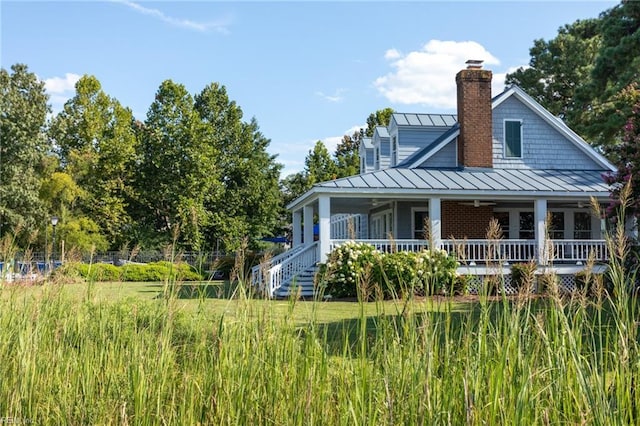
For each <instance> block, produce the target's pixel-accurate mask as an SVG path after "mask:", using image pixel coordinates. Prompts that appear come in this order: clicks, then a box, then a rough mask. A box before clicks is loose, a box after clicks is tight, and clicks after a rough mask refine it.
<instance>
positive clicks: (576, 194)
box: [254, 61, 615, 296]
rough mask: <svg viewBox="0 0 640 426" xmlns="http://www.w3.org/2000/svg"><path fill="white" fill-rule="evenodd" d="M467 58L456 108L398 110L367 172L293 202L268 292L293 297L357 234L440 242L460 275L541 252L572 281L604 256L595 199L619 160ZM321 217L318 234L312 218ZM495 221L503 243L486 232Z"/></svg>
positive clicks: (372, 148) (411, 245)
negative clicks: (289, 230) (496, 89)
mask: <svg viewBox="0 0 640 426" xmlns="http://www.w3.org/2000/svg"><path fill="white" fill-rule="evenodd" d="M468 64H469V66H468V68H466V69H463V70H461V71H460V72H459V73H458V74H457V75H456V84H457V114H456V115H452V114H407V113H395V114H393V116H392V117H391V121H390V123H389V125H388V126H387V127H377V128H376V129H375V132H374V135H373V137H372V138H371V140H370V141H369V140H366V141H365V142H364V143H363V144H362V146H361V149H360V156H361V173H360V174H359V175H357V176H352V177H347V178H342V179H336V180H333V181H328V182H322V183H319V184H317V185H315V186H314V187H313V188H311V189H310V190H309V191H308V192H306V193H305V194H303V195H302V196H300V197H299V198H298V199H296V200H294V201H293V202H292V203H290V204H289V206H288V209H289V210H290V211H291V212H292V214H293V248H292V250H290V251H289V252H288V253H286V254H285V255H283V258H282V259H278V258H274V259H273V263H272V264H271V265H269V267H268V268H267V269H264V268H263V271H265V270H268V271H269V273H268V274H263V275H262V276H258V275H259V274H258V273H257V272H256V274H255V276H254V280H256V282H262V283H263V285H264V286H265V288H266V289H267V291H268V293H269V294H270V295H272V296H273V295H284V294H286V293H287V291H288V289H289V288H290V285H291V284H290V283H291V282H292V280H293V279H294V278H295V279H296V281H297V282H298V285H302V283H303V282H305V280H306V282H308V278H309V276H313V270H314V267H315V264H316V263H317V262H324V261H325V260H326V257H327V254H328V253H329V252H330V251H331V250H332V248H333V247H335V246H337V245H339V244H341V243H343V242H344V241H345V240H348V239H362V240H365V241H367V242H370V243H371V244H374V245H376V246H377V247H378V248H379V249H381V250H389V249H391V247H392V246H393V249H397V250H418V249H421V248H423V247H425V246H427V245H428V244H433V245H434V246H436V247H439V248H442V249H444V250H447V251H449V252H450V253H453V254H455V255H456V256H458V258H459V261H460V262H461V264H462V268H463V269H462V270H461V271H462V272H461V273H465V271H466V273H471V274H477V275H480V276H482V275H485V274H488V273H489V272H488V271H487V268H486V265H487V264H489V263H492V264H496V263H499V264H505V263H506V264H508V263H511V262H522V261H529V260H535V261H537V262H538V264H539V265H540V266H541V267H550V265H553V267H555V268H560V269H558V273H559V274H561V275H566V276H568V277H572V276H573V275H574V274H575V272H576V271H577V270H579V269H580V268H582V267H581V266H580V265H581V264H582V263H584V262H585V261H587V259H588V258H589V256H595V258H596V260H605V259H606V256H607V251H606V246H605V242H604V240H603V228H602V227H603V226H604V223H603V221H602V220H601V218H600V215H599V214H594V213H593V212H592V209H591V208H590V204H591V199H592V198H595V199H596V200H598V201H600V202H602V203H603V204H604V203H606V202H607V200H608V197H609V188H608V186H607V185H606V184H605V183H604V181H603V179H602V174H603V173H605V172H608V171H613V170H615V168H614V166H613V165H612V164H611V163H609V162H608V161H607V160H606V159H605V158H604V157H603V156H602V155H600V154H599V153H598V152H596V151H595V150H594V149H592V148H591V147H590V146H589V145H588V144H587V143H586V142H585V141H584V140H583V139H582V138H580V136H578V135H577V134H576V133H574V132H573V131H572V130H571V129H570V128H568V127H567V126H566V125H565V124H564V123H563V122H562V120H560V119H559V118H557V117H555V116H553V115H552V114H551V113H550V112H549V111H547V110H546V109H545V108H543V107H542V106H541V105H540V104H538V103H537V102H536V101H535V100H534V99H533V98H531V97H530V96H529V95H527V94H526V93H525V92H524V91H523V90H522V89H520V88H519V87H517V86H511V87H507V88H506V89H505V90H504V91H503V92H502V93H500V94H498V95H497V96H495V97H493V98H492V97H491V79H492V73H491V71H489V70H485V69H482V65H481V63H479V61H469V62H468ZM370 156H372V157H373V161H372V162H371V158H370ZM314 216H316V217H318V225H319V237H318V241H315V242H314V241H313V227H312V226H306V224H312V223H313V220H314ZM492 219H496V220H497V222H498V224H499V226H500V228H501V231H502V239H501V240H499V241H490V240H487V239H486V235H485V234H486V230H487V227H488V224H489V223H490V222H491V221H492ZM303 224H305V225H303ZM425 229H426V230H428V234H430V235H429V239H430V241H427V240H426V239H425ZM490 247H494V249H490ZM483 265H485V266H483ZM269 268H270V269H269ZM464 268H466V269H464ZM506 269H507V268H505V270H506ZM507 273H508V272H507ZM303 290H304V291H308V292H312V290H313V288H312V287H305V288H304V289H303Z"/></svg>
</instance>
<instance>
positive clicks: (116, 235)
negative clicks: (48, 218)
mask: <svg viewBox="0 0 640 426" xmlns="http://www.w3.org/2000/svg"><path fill="white" fill-rule="evenodd" d="M132 121H133V116H132V113H131V111H130V110H129V109H128V108H125V107H123V106H122V105H121V104H120V103H119V102H118V101H117V100H116V99H113V98H111V97H109V96H108V95H107V94H105V93H104V92H103V91H102V89H101V85H100V82H99V81H98V80H97V79H96V78H95V77H93V76H87V75H85V76H83V77H82V78H81V79H80V80H79V81H78V82H77V83H76V95H75V96H74V97H73V98H71V99H70V100H69V101H67V102H66V103H65V106H64V109H63V111H62V112H60V113H59V114H58V116H57V117H56V118H55V119H54V120H53V122H52V125H51V131H50V135H51V138H52V139H53V141H55V144H56V146H57V147H58V151H59V155H60V160H61V164H62V169H63V170H64V172H65V173H66V174H67V175H68V176H72V177H73V179H74V180H75V182H76V184H77V185H78V187H79V188H80V189H81V190H82V191H83V196H81V197H78V203H77V206H75V207H76V209H77V212H76V213H74V215H75V216H77V217H81V216H87V217H90V218H91V220H92V221H93V222H95V224H96V225H97V231H95V227H93V226H92V227H91V229H92V231H91V232H92V234H101V235H103V236H104V237H105V238H106V241H108V242H109V245H110V246H111V248H118V246H119V245H120V244H122V243H124V242H126V240H127V238H128V236H127V235H126V233H127V230H128V228H129V227H130V226H131V217H130V215H129V212H128V203H129V201H130V200H131V198H132V197H133V186H132V185H133V174H134V161H135V158H136V157H135V156H136V137H135V133H134V131H133V128H132ZM54 212H56V213H57V214H58V215H60V214H62V213H61V212H60V211H56V210H54ZM85 228H86V227H85ZM78 229H83V228H81V227H78Z"/></svg>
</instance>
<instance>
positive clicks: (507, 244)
mask: <svg viewBox="0 0 640 426" xmlns="http://www.w3.org/2000/svg"><path fill="white" fill-rule="evenodd" d="M347 241H356V242H358V243H367V244H371V245H373V246H374V247H375V248H376V249H377V250H379V251H383V252H393V251H420V250H423V249H428V248H429V247H430V246H429V242H428V241H426V240H382V239H380V240H368V239H357V240H331V244H330V245H329V249H330V250H333V249H334V248H335V247H337V246H339V245H341V244H344V243H345V242H347ZM547 243H548V244H547V245H548V247H549V249H548V250H549V253H553V259H552V260H557V261H562V262H567V261H571V262H578V261H582V262H584V261H587V260H588V259H589V256H590V255H591V254H592V255H593V257H594V260H596V261H604V260H607V259H608V252H607V244H606V241H605V240H548V241H547ZM438 248H440V249H443V250H445V251H447V252H448V253H449V254H452V255H454V256H455V257H456V258H457V259H458V261H460V262H469V263H471V262H528V261H530V260H537V259H538V243H537V242H536V240H484V239H483V240H481V239H473V240H442V243H441V245H440V247H438ZM551 248H552V249H553V250H551Z"/></svg>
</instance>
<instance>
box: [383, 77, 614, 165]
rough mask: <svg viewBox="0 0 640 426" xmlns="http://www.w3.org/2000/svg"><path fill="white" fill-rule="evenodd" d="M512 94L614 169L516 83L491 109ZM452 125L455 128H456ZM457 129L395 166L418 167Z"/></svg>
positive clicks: (448, 139)
mask: <svg viewBox="0 0 640 426" xmlns="http://www.w3.org/2000/svg"><path fill="white" fill-rule="evenodd" d="M512 96H514V97H516V98H517V99H519V100H520V101H521V102H522V103H523V104H525V105H526V106H527V107H528V108H529V109H531V110H532V111H533V112H534V113H536V114H537V115H538V116H539V117H540V118H542V119H543V120H544V121H545V122H546V123H547V124H549V125H550V126H551V127H553V128H554V129H555V130H557V131H558V132H560V134H562V135H563V136H564V137H565V138H567V140H569V141H570V142H571V143H573V144H574V145H575V146H576V147H577V148H578V149H579V150H580V151H582V152H583V153H584V154H586V155H587V156H588V157H589V158H590V159H591V160H593V161H594V162H595V163H596V164H598V165H600V166H601V167H602V168H603V169H607V170H611V171H615V170H616V168H615V166H614V165H613V164H611V163H610V162H609V161H608V160H607V159H606V158H605V157H604V156H602V155H601V154H599V153H598V152H597V151H596V150H594V149H593V147H592V146H591V145H589V144H588V143H586V142H585V141H584V139H582V138H581V137H580V136H578V135H577V134H576V133H575V132H574V131H573V130H571V129H570V128H569V127H568V126H567V125H566V124H565V123H564V121H562V120H561V119H560V118H558V117H556V116H554V115H553V114H551V113H550V112H549V111H548V110H547V109H545V108H544V107H543V106H542V105H540V104H539V103H538V102H536V100H535V99H533V98H532V97H531V96H529V95H528V94H527V93H526V92H525V91H524V90H522V89H521V88H520V87H518V86H516V85H512V86H509V87H507V88H506V89H505V90H504V91H503V92H502V93H500V94H498V95H497V96H495V97H494V98H493V99H492V101H491V109H492V110H494V109H495V108H496V107H498V105H500V104H501V103H503V102H504V101H505V100H507V99H509V98H510V97H512ZM405 115H406V114H405ZM414 115H416V114H414ZM454 127H455V128H457V130H456V129H455V128H454ZM459 130H460V128H459V125H456V126H453V127H452V128H451V129H450V130H448V131H447V132H445V133H444V134H443V135H442V136H440V137H439V138H438V139H437V140H436V141H434V142H433V143H432V144H430V145H429V146H427V147H425V148H423V149H421V150H420V151H418V152H416V153H414V154H413V155H411V156H410V157H408V158H406V159H405V160H404V161H403V162H402V163H400V164H398V165H397V166H396V167H408V168H415V167H420V165H421V164H423V163H424V162H425V161H426V160H428V159H429V158H430V157H431V156H433V155H434V154H435V153H437V152H438V151H439V150H441V149H442V148H444V147H445V146H446V145H447V144H448V143H449V142H451V141H452V140H453V139H454V138H455V137H457V136H458V135H459V133H460V131H459Z"/></svg>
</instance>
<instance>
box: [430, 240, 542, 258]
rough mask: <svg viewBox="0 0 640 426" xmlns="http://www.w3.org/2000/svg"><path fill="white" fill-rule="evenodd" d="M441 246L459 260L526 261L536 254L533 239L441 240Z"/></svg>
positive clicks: (536, 247) (535, 256) (535, 244)
mask: <svg viewBox="0 0 640 426" xmlns="http://www.w3.org/2000/svg"><path fill="white" fill-rule="evenodd" d="M442 248H443V249H444V250H446V251H447V252H448V253H450V254H453V255H455V256H456V258H457V259H458V260H459V261H461V262H505V261H509V262H528V261H530V260H532V259H537V255H538V245H537V243H536V241H535V240H480V239H474V240H443V241H442Z"/></svg>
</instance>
